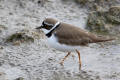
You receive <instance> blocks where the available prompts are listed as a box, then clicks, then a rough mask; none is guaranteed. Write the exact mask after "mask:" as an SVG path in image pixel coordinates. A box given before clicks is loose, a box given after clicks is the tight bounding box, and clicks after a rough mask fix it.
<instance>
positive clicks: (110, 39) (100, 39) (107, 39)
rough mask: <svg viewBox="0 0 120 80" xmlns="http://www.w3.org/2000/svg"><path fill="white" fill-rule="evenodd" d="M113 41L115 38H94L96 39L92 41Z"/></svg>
mask: <svg viewBox="0 0 120 80" xmlns="http://www.w3.org/2000/svg"><path fill="white" fill-rule="evenodd" d="M112 40H115V38H103V37H96V39H94V42H95V43H97V42H106V41H112Z"/></svg>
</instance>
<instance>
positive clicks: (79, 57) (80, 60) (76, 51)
mask: <svg viewBox="0 0 120 80" xmlns="http://www.w3.org/2000/svg"><path fill="white" fill-rule="evenodd" d="M76 52H77V53H78V58H79V70H81V58H80V52H79V51H78V50H77V49H76Z"/></svg>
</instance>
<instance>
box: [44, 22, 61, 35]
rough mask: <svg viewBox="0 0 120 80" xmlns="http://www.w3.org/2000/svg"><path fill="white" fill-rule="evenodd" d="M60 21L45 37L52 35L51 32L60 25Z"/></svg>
mask: <svg viewBox="0 0 120 80" xmlns="http://www.w3.org/2000/svg"><path fill="white" fill-rule="evenodd" d="M60 24H61V23H59V24H58V25H56V27H55V28H54V29H52V30H51V31H50V32H49V33H47V34H46V36H47V37H51V36H52V32H53V31H54V30H55V29H56V28H58V27H59V26H60Z"/></svg>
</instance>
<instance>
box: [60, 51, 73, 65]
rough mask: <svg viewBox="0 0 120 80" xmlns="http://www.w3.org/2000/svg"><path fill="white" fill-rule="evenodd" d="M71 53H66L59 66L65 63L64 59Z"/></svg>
mask: <svg viewBox="0 0 120 80" xmlns="http://www.w3.org/2000/svg"><path fill="white" fill-rule="evenodd" d="M70 53H71V52H68V54H67V55H66V56H65V57H64V58H63V59H62V61H61V62H60V64H61V65H62V66H63V63H64V61H65V59H66V58H67V57H68V56H69V55H70Z"/></svg>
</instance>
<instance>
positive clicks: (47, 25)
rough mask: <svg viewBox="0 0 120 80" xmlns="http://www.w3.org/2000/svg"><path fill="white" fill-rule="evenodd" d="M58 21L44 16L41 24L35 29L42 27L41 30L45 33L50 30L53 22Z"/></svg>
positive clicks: (53, 24)
mask: <svg viewBox="0 0 120 80" xmlns="http://www.w3.org/2000/svg"><path fill="white" fill-rule="evenodd" d="M57 22H58V21H57V20H55V19H53V18H46V19H45V20H44V21H43V22H42V25H41V26H39V27H37V28H36V29H42V31H43V32H44V33H45V34H47V33H49V32H50V30H51V29H52V28H53V27H54V26H55V24H56V23H57Z"/></svg>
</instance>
